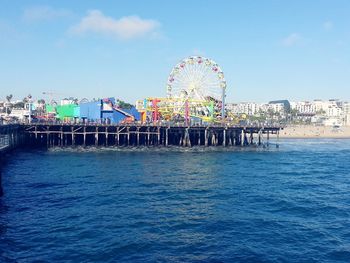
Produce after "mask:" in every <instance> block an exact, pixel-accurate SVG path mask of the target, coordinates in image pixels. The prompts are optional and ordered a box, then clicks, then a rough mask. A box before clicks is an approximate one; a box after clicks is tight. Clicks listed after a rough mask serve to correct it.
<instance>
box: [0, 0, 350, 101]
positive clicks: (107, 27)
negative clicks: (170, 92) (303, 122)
mask: <svg viewBox="0 0 350 263" xmlns="http://www.w3.org/2000/svg"><path fill="white" fill-rule="evenodd" d="M0 4H1V8H0V99H1V98H4V97H5V96H6V95H7V94H10V93H12V94H13V95H14V96H15V97H18V98H22V97H24V96H25V95H26V94H27V93H28V92H29V93H31V94H32V95H34V96H35V97H44V98H45V96H44V95H42V92H43V91H55V92H57V93H59V95H57V96H59V97H67V96H75V97H79V98H82V97H87V98H93V97H107V96H114V97H118V98H121V99H125V100H127V101H131V102H134V101H135V100H136V99H141V98H144V97H148V96H160V97H161V96H165V95H166V82H167V77H168V75H169V72H170V71H171V69H172V67H173V66H174V65H175V64H176V63H177V62H178V61H179V60H181V59H183V58H185V57H187V56H190V55H202V56H205V57H209V58H212V59H213V60H215V61H216V62H217V63H218V64H219V65H220V66H221V68H222V69H223V71H224V73H225V78H226V80H227V100H228V101H229V102H238V101H257V102H264V101H269V100H273V99H285V98H286V99H290V100H311V99H316V98H320V99H328V98H339V99H343V100H350V16H349V12H350V1H347V0H343V1H342V0H333V1H331V0H329V1H325V0H323V1H322V0H318V1H316V0H309V1H300V0H294V1H277V0H274V1H272V0H271V1H269V0H265V1H258V0H255V1H253V0H249V1H229V0H227V1H214V0H213V1H199V0H198V1H196V0H192V1H184V0H177V1H161V0H159V1H152V0H147V1H125V0H124V1H30V0H28V1H14V0H3V1H2V2H1V3H0Z"/></svg>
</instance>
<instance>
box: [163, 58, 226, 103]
mask: <svg viewBox="0 0 350 263" xmlns="http://www.w3.org/2000/svg"><path fill="white" fill-rule="evenodd" d="M225 91H226V80H225V77H224V73H223V72H222V70H221V68H220V66H219V65H218V64H217V63H216V62H215V61H213V60H211V59H208V58H204V57H200V56H191V57H188V58H185V59H183V60H182V61H180V62H179V63H178V64H177V65H176V66H175V67H174V68H173V69H172V71H171V73H170V75H169V78H168V83H167V95H168V98H173V99H185V100H198V101H216V102H219V101H224V98H225Z"/></svg>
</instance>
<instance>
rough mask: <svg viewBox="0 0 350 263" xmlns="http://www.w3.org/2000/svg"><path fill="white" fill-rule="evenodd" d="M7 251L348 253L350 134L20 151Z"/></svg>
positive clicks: (90, 255)
mask: <svg viewBox="0 0 350 263" xmlns="http://www.w3.org/2000/svg"><path fill="white" fill-rule="evenodd" d="M2 184H3V189H4V196H3V197H0V262H350V140H345V139H344V140H335V139H333V140H331V139H313V140H311V139H310V140H283V141H281V145H280V147H279V148H276V147H274V146H271V147H269V148H245V149H241V148H233V149H232V148H231V149H229V148H225V149H224V148H208V149H204V148H192V149H181V148H176V147H174V148H168V149H166V148H156V149H148V148H130V149H129V148H128V149H113V148H105V149H103V148H99V149H95V148H88V149H82V148H76V149H69V148H68V149H50V150H49V151H43V150H31V151H17V152H15V153H14V154H13V155H12V156H11V158H8V160H7V162H6V163H5V164H4V166H3V167H2Z"/></svg>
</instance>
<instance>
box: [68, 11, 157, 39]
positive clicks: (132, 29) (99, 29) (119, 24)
mask: <svg viewBox="0 0 350 263" xmlns="http://www.w3.org/2000/svg"><path fill="white" fill-rule="evenodd" d="M159 25H160V24H159V22H157V21H156V20H151V19H142V18H140V17H138V16H125V17H122V18H120V19H114V18H112V17H108V16H105V15H104V14H103V13H102V12H101V11H99V10H91V11H89V12H88V14H87V16H85V17H83V18H82V19H81V21H80V22H79V24H77V25H74V26H73V27H71V28H70V29H69V32H70V33H72V34H75V35H84V34H87V33H95V34H102V35H106V36H111V37H115V38H118V39H132V38H138V37H142V36H145V35H150V36H152V35H154V34H155V30H156V29H157V28H158V27H159Z"/></svg>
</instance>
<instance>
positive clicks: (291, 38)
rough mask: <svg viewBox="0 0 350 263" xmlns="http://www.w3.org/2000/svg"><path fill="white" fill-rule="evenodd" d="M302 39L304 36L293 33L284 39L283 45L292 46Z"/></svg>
mask: <svg viewBox="0 0 350 263" xmlns="http://www.w3.org/2000/svg"><path fill="white" fill-rule="evenodd" d="M302 40H303V38H302V37H301V36H300V35H299V34H297V33H292V34H290V35H289V36H287V37H286V38H284V39H282V45H283V46H285V47H292V46H296V45H298V44H300V43H301V42H302Z"/></svg>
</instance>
